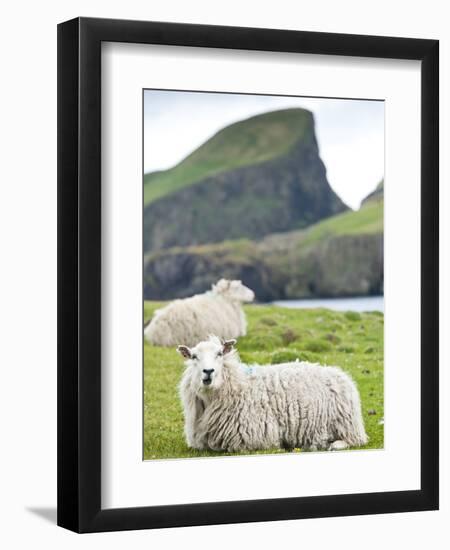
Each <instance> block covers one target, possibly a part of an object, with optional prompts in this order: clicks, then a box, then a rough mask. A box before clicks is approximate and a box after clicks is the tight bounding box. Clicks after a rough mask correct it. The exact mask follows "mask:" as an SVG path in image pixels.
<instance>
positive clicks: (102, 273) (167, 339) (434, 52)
mask: <svg viewBox="0 0 450 550" xmlns="http://www.w3.org/2000/svg"><path fill="white" fill-rule="evenodd" d="M438 51H439V50H438V41H436V40H425V39H410V38H388V37H375V36H358V35H342V34H328V33H311V32H300V31H281V30H273V29H270V30H269V29H256V28H237V27H220V26H203V25H188V24H174V23H160V22H141V21H120V20H106V19H105V20H102V19H89V18H78V19H74V20H71V21H68V22H65V23H62V24H60V25H59V27H58V211H59V217H58V258H59V259H58V524H59V525H60V526H62V527H65V528H68V529H71V530H73V531H76V532H97V531H112V530H125V529H150V528H161V527H175V526H189V525H206V524H218V523H236V522H255V521H274V520H283V519H297V518H298V519H300V518H312V517H330V516H338V515H357V514H377V513H391V512H405V511H420V510H435V509H437V508H438V473H439V463H438V456H439V450H438V433H439V426H438V226H439V224H438V200H439V196H438V183H439V174H438V150H439V147H438V136H439V114H438V89H439V86H438V64H439V62H438V60H439V58H438Z"/></svg>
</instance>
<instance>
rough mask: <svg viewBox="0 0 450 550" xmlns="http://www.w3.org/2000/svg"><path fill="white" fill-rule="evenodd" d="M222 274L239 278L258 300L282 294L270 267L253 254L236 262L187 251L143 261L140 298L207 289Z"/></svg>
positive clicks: (177, 295) (162, 297) (185, 294)
mask: <svg viewBox="0 0 450 550" xmlns="http://www.w3.org/2000/svg"><path fill="white" fill-rule="evenodd" d="M222 277H224V278H226V279H240V280H242V281H243V282H244V284H245V285H247V286H249V287H250V288H251V289H253V290H254V291H255V293H256V296H257V298H258V300H260V301H270V300H273V299H275V298H276V297H277V296H279V294H280V293H282V288H279V287H277V285H276V281H275V280H274V278H273V274H272V272H271V270H270V268H269V267H268V266H267V265H265V264H264V262H263V261H262V260H261V259H260V258H257V257H253V258H251V259H249V260H248V261H243V262H242V261H239V260H237V259H233V258H231V257H229V258H228V257H225V258H222V257H220V255H216V254H214V253H213V254H206V255H205V254H196V253H192V252H188V251H180V252H170V253H167V254H166V253H162V254H155V255H154V256H152V257H151V258H149V259H148V260H147V261H146V263H145V268H144V298H145V299H146V300H169V299H173V298H185V297H188V296H192V295H193V294H198V293H202V292H205V291H207V290H210V289H211V285H212V284H213V283H216V282H217V281H218V280H219V279H221V278H222Z"/></svg>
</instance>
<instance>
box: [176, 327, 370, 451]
mask: <svg viewBox="0 0 450 550" xmlns="http://www.w3.org/2000/svg"><path fill="white" fill-rule="evenodd" d="M234 343H235V340H230V341H227V342H223V343H222V342H221V341H220V340H219V338H217V337H215V336H211V337H210V338H209V339H208V340H207V341H204V342H201V343H199V344H198V345H197V346H195V347H194V348H193V349H190V348H189V347H187V346H179V347H178V351H179V352H180V353H181V354H182V355H183V357H184V358H185V359H186V365H187V368H186V370H185V372H184V375H183V378H182V381H181V384H180V397H181V401H182V404H183V408H184V416H185V435H186V440H187V443H188V445H189V446H190V447H192V448H194V449H211V450H215V451H228V452H235V451H242V450H247V451H255V450H258V449H272V448H285V449H289V450H291V449H293V448H294V447H303V448H309V449H311V450H315V449H328V450H338V449H345V448H347V447H349V446H359V445H364V444H366V443H367V441H368V438H367V435H366V433H365V429H364V424H363V420H362V415H361V405H360V399H359V393H358V390H357V389H356V386H355V384H354V382H353V381H352V380H351V378H350V377H349V376H348V375H347V374H345V373H344V372H343V371H341V370H340V369H339V368H337V367H323V366H320V365H315V364H311V363H298V362H296V363H284V364H280V365H268V366H251V367H248V366H246V365H243V364H242V363H241V362H240V360H239V357H238V355H237V353H236V351H235V350H234V348H233V345H234Z"/></svg>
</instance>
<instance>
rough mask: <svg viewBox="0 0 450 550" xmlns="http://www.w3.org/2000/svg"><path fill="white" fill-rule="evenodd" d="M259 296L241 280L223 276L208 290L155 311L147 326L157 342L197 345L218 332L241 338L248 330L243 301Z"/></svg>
mask: <svg viewBox="0 0 450 550" xmlns="http://www.w3.org/2000/svg"><path fill="white" fill-rule="evenodd" d="M254 298H255V294H254V292H253V290H250V289H249V288H247V287H246V286H244V285H243V284H242V282H241V281H228V280H226V279H221V280H220V281H219V282H218V283H217V284H215V285H213V286H212V290H210V291H208V292H205V293H204V294H196V295H195V296H191V297H190V298H184V299H180V300H175V301H173V302H171V303H170V304H168V305H167V306H165V307H163V308H161V309H158V310H156V311H155V314H154V316H153V318H152V320H151V322H150V323H149V324H148V325H147V327H146V328H145V330H144V334H145V337H146V338H147V340H148V341H149V342H151V343H152V344H153V345H155V346H176V345H177V344H179V343H180V342H185V343H186V344H187V345H188V346H195V344H198V342H201V341H202V340H204V339H205V338H207V337H208V335H209V334H211V333H214V334H217V335H218V336H220V337H221V338H225V339H227V338H238V337H239V336H244V335H245V334H246V332H247V321H246V319H245V314H244V312H243V310H242V303H244V302H251V301H253V299H254Z"/></svg>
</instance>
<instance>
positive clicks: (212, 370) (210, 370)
mask: <svg viewBox="0 0 450 550" xmlns="http://www.w3.org/2000/svg"><path fill="white" fill-rule="evenodd" d="M203 372H204V373H205V374H207V375H208V376H209V375H210V374H211V373H213V372H214V369H203Z"/></svg>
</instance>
